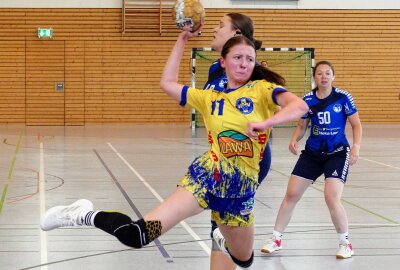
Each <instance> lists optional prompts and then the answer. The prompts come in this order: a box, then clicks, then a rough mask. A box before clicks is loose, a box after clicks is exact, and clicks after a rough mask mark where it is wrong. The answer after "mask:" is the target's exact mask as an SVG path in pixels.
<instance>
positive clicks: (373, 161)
mask: <svg viewBox="0 0 400 270" xmlns="http://www.w3.org/2000/svg"><path fill="white" fill-rule="evenodd" d="M359 159H362V160H366V161H369V162H372V163H376V164H379V165H382V166H386V167H389V168H393V169H396V170H400V167H396V166H392V165H389V164H385V163H382V162H379V161H375V160H372V159H368V158H362V157H360V158H359Z"/></svg>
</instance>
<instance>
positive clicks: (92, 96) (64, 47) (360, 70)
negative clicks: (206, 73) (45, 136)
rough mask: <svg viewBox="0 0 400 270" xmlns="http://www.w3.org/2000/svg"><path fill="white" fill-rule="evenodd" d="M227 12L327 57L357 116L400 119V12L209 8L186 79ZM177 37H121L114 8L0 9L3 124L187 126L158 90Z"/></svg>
mask: <svg viewBox="0 0 400 270" xmlns="http://www.w3.org/2000/svg"><path fill="white" fill-rule="evenodd" d="M228 12H242V13H245V14H247V15H250V16H251V17H252V18H253V20H254V22H255V25H256V37H257V38H258V39H260V40H262V41H263V46H264V47H309V48H315V57H316V60H317V61H318V60H322V59H324V60H330V61H332V62H333V64H334V65H335V69H336V81H335V85H337V86H339V87H341V88H343V89H346V90H348V91H350V92H351V93H352V94H353V96H354V97H355V100H356V104H357V106H358V108H359V112H360V115H361V120H362V121H363V122H371V123H400V90H399V89H400V81H399V75H400V69H399V68H398V67H399V65H400V10H295V9H290V10H281V9H279V10H271V9H268V10H250V9H249V10H237V9H208V10H207V21H206V27H205V29H204V31H203V34H202V35H201V36H200V37H198V38H196V39H194V40H192V41H190V42H189V44H188V46H187V51H186V53H185V56H184V61H183V63H182V64H181V74H182V76H181V81H182V82H184V83H188V84H189V83H190V68H189V58H190V57H189V51H190V47H209V43H210V40H211V39H212V29H213V28H214V27H215V26H216V25H218V22H219V20H220V18H221V17H222V16H223V15H224V14H226V13H228ZM165 20H166V23H170V17H168V18H166V19H165ZM38 27H52V28H53V29H54V37H53V39H52V40H39V39H38V38H37V33H36V31H37V28H38ZM177 33H178V31H177V30H176V29H174V28H169V30H168V31H166V32H165V33H163V34H162V35H160V34H157V33H156V34H155V33H130V34H125V35H122V34H121V10H120V9H0V123H26V124H31V125H63V124H65V125H83V124H85V123H188V124H189V121H190V110H189V109H188V108H187V109H182V108H181V107H180V106H179V105H178V104H176V102H174V101H171V100H170V98H169V97H167V96H166V95H165V94H164V93H163V92H161V90H160V89H159V79H160V75H161V72H162V68H163V65H164V63H165V60H166V58H167V56H168V53H169V50H170V49H171V47H172V45H173V44H174V41H175V38H176V36H177ZM38 48H39V49H38ZM57 81H64V82H65V91H63V92H57V91H55V90H54V82H57Z"/></svg>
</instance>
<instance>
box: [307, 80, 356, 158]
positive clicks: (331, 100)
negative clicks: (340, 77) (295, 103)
mask: <svg viewBox="0 0 400 270" xmlns="http://www.w3.org/2000/svg"><path fill="white" fill-rule="evenodd" d="M303 99H304V101H305V102H306V103H307V105H308V107H309V108H310V109H309V111H308V113H307V114H305V115H304V116H303V117H302V118H303V119H307V118H310V120H311V130H310V136H309V137H308V139H307V142H306V150H307V151H309V152H311V153H313V154H315V155H321V154H322V155H326V154H332V153H335V152H340V151H343V150H345V149H346V147H347V146H349V142H348V141H347V139H346V135H345V128H346V121H347V117H349V116H350V115H352V114H354V113H356V112H357V108H356V105H355V103H354V99H353V97H352V96H351V94H350V93H349V92H347V91H345V90H342V89H339V88H335V87H333V88H332V93H331V94H330V95H329V96H328V97H326V98H324V99H319V98H318V97H317V96H316V89H314V90H312V91H311V92H310V93H308V94H306V95H305V96H304V98H303Z"/></svg>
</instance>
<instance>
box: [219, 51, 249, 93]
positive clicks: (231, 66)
mask: <svg viewBox="0 0 400 270" xmlns="http://www.w3.org/2000/svg"><path fill="white" fill-rule="evenodd" d="M255 63H256V52H255V50H254V48H253V47H251V46H249V45H246V44H237V45H235V46H233V47H231V48H230V50H229V52H228V54H227V55H226V56H225V59H221V66H222V67H224V68H225V71H226V75H227V77H228V87H229V88H236V87H239V86H241V85H243V84H245V83H246V82H247V81H249V80H250V77H251V74H252V72H253V70H254V66H255Z"/></svg>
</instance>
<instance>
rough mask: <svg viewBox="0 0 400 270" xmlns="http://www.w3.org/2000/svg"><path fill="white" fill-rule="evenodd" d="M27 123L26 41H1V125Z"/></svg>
mask: <svg viewBox="0 0 400 270" xmlns="http://www.w3.org/2000/svg"><path fill="white" fill-rule="evenodd" d="M10 123H25V41H0V124H10Z"/></svg>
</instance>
